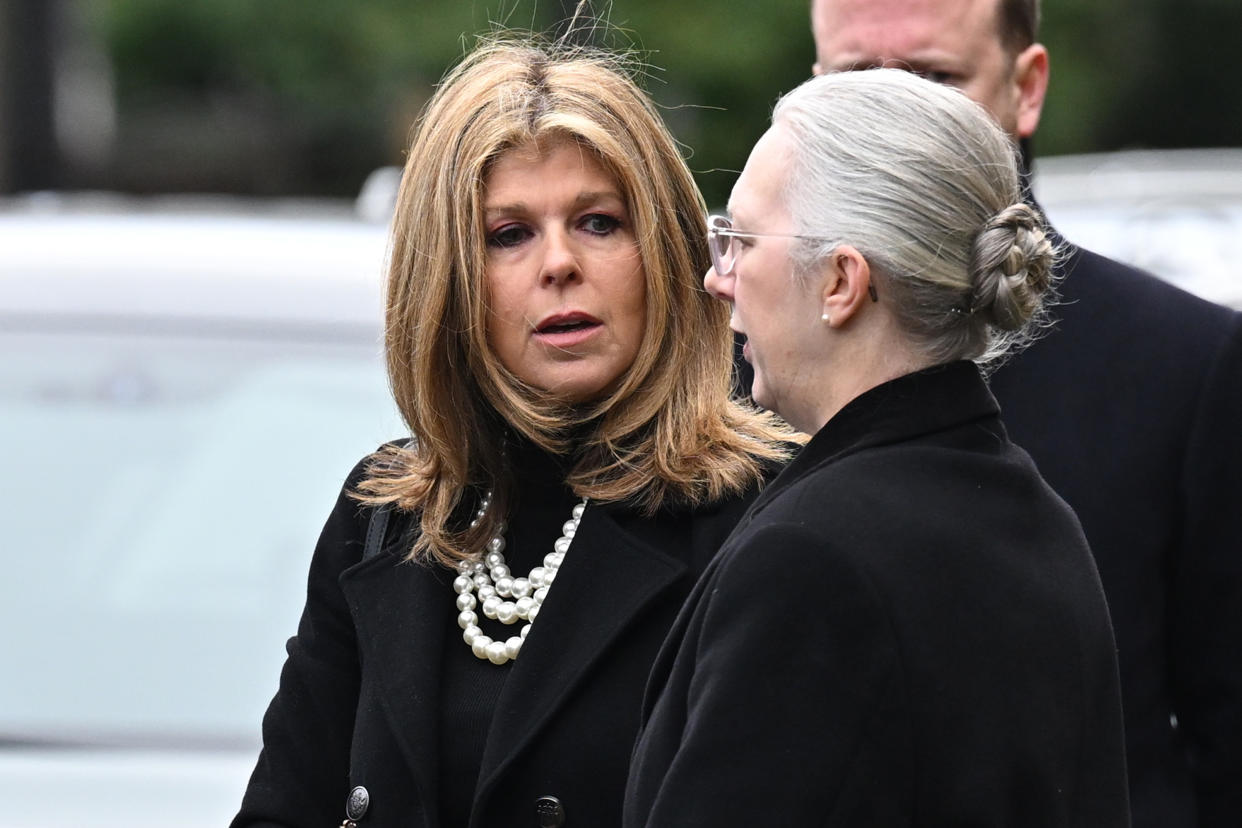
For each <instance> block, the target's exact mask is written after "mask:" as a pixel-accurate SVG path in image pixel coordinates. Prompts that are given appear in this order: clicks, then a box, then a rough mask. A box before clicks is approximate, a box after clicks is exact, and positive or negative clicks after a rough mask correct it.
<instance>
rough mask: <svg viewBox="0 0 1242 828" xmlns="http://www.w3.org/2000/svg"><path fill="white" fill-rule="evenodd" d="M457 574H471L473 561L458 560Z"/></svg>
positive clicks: (472, 572)
mask: <svg viewBox="0 0 1242 828" xmlns="http://www.w3.org/2000/svg"><path fill="white" fill-rule="evenodd" d="M457 574H458V575H473V574H474V561H458V562H457Z"/></svg>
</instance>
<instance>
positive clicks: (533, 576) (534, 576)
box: [530, 566, 543, 589]
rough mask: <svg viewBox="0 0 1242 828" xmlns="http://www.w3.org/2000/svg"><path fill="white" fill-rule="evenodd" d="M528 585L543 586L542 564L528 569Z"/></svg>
mask: <svg viewBox="0 0 1242 828" xmlns="http://www.w3.org/2000/svg"><path fill="white" fill-rule="evenodd" d="M530 586H531V589H539V587H541V586H543V567H542V566H537V567H535V568H534V569H532V570H531V571H530Z"/></svg>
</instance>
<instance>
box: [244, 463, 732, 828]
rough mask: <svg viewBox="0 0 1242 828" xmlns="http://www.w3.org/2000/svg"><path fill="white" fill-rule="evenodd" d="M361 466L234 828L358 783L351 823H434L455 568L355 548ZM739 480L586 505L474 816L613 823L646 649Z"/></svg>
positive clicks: (647, 661) (293, 813)
mask: <svg viewBox="0 0 1242 828" xmlns="http://www.w3.org/2000/svg"><path fill="white" fill-rule="evenodd" d="M360 475H361V466H359V468H356V469H355V470H354V472H353V474H352V475H351V476H350V478H349V480H348V481H347V483H346V486H345V489H344V490H343V491H342V493H341V496H340V498H339V500H338V501H337V504H336V507H335V509H334V510H333V512H332V514H331V515H330V516H329V518H328V521H327V524H326V525H325V527H324V529H323V533H322V535H321V537H320V539H319V543H318V545H317V547H316V549H315V554H314V558H313V561H312V563H311V569H310V578H309V585H308V590H307V600H306V608H305V610H304V611H303V615H302V619H301V622H300V625H299V627H298V633H297V636H296V637H294V638H293V639H291V640H290V641H289V645H288V653H289V655H288V660H287V661H286V663H285V666H284V669H283V671H282V673H281V678H280V687H279V690H278V692H277V694H276V697H275V698H274V699H273V701H272V703H271V706H270V707H269V709H268V711H267V714H266V715H265V717H264V720H263V743H264V744H263V750H262V753H261V754H260V757H259V760H258V765H257V767H256V768H255V771H254V774H253V776H252V778H251V780H250V785H249V787H248V789H247V791H246V794H245V797H244V800H243V803H242V807H241V812H240V813H239V814H238V815H237V817H236V818H235V819H234V821H233V823H232V824H233V828H242V826H288V827H289V828H293V827H294V826H296V828H328V827H329V826H338V825H340V824H341V821H342V820H343V819H344V818H345V816H346V811H345V802H346V797H347V796H348V794H349V792H350V791H351V790H352V789H353V788H354V787H355V786H363V787H365V788H366V790H367V793H368V796H369V804H368V806H367V809H366V813H365V815H364V816H362V817H361V818H360V819H358V820H357V825H358V828H387V827H388V826H400V827H401V828H437V826H439V825H441V822H440V819H439V816H438V813H437V811H438V800H437V794H438V790H439V778H438V768H437V764H438V757H437V752H438V747H437V746H438V743H439V732H438V727H439V723H438V721H437V719H438V713H439V710H440V698H439V692H440V675H439V669H440V664H441V652H442V647H443V646H460V647H465V644H464V643H463V642H462V641H461V640H460V639H461V634H462V631H461V630H460V629H459V628H458V626H457V623H456V617H455V613H454V612H453V611H452V601H451V596H452V595H453V591H452V587H451V583H452V579H453V577H454V575H455V573H451V572H449V571H447V570H442V569H440V568H433V567H428V566H421V565H416V564H411V563H404V562H402V561H401V557H402V554H403V553H404V551H405V550H406V549H408V544H407V543H403V542H401V540H402V539H401V535H402V533H401V532H400V531H396V530H390V532H389V539H390V541H389V544H388V546H387V547H386V548H385V550H384V551H383V553H382V554H380V555H378V556H376V557H373V558H368V559H367V560H361V557H362V551H363V544H364V538H365V535H366V531H367V525H368V520H369V518H370V514H371V512H370V510H369V509H366V508H362V507H360V506H359V505H358V504H357V502H356V501H354V500H352V499H351V498H350V497H349V496H348V495H347V494H346V491H349V490H352V489H353V487H354V485H355V484H356V483H357V481H358V479H359V478H360ZM527 483H528V484H529V485H539V482H538V481H527ZM753 494H754V492H749V493H747V494H746V495H745V496H743V497H735V498H732V499H729V500H726V501H723V502H721V503H718V504H716V505H714V506H711V507H706V508H700V509H697V510H695V511H693V512H690V511H685V510H677V509H668V510H665V511H662V512H660V513H658V514H657V515H656V516H655V517H653V518H647V517H644V516H642V515H640V514H639V513H638V512H637V511H635V510H634V509H632V508H630V507H628V506H626V505H624V504H603V505H600V504H591V505H590V506H589V507H588V508H587V510H586V513H585V514H584V516H583V518H582V522H581V524H580V525H579V528H578V531H577V534H576V536H575V538H574V542H573V547H572V549H571V551H570V553H569V554H568V555H567V556H566V559H565V563H564V564H563V565H562V566H561V568H560V570H559V572H558V575H557V579H556V584H555V587H554V588H553V589H552V590H551V592H550V593H549V595H548V598H547V600H546V602H545V603H544V604H543V607H542V609H541V610H540V615H539V618H538V620H537V622H536V623H535V624H534V625H533V626H532V629H531V632H530V634H529V637H528V639H527V641H526V643H525V644H524V645H523V649H522V652H521V655H520V657H519V658H518V659H517V661H515V662H514V663H513V664H511V665H508V666H507V667H506V668H505V669H510V670H512V672H511V673H510V675H509V676H508V678H507V680H506V682H505V685H504V689H503V691H502V692H501V695H500V698H499V700H498V703H497V705H496V708H495V712H494V718H493V720H492V725H491V730H490V732H489V736H488V742H487V746H486V748H485V752H484V755H483V764H482V768H481V770H480V773H479V784H478V788H477V790H476V792H475V797H474V806H473V817H472V821H471V822H470V825H471V826H478V827H479V828H482V826H489V827H491V828H520V826H539V825H541V824H542V823H541V822H540V816H539V814H538V813H537V808H540V807H542V808H544V809H547V810H550V811H552V814H551V816H550V817H545V818H552V819H558V820H559V822H554V823H553V824H560V825H564V826H568V828H572V826H575V825H577V826H589V827H590V828H607V826H609V825H618V824H620V819H621V798H622V792H623V789H624V785H625V777H626V771H627V767H628V762H629V756H630V751H631V748H632V746H633V743H634V737H635V734H636V732H637V729H638V712H639V707H640V702H641V699H642V692H643V687H644V686H645V683H646V679H647V675H648V672H649V670H650V667H651V662H652V660H653V659H654V657H655V654H656V652H657V650H658V648H659V646H660V642H661V641H662V640H663V638H664V636H665V634H666V633H667V632H668V628H669V626H670V624H671V622H672V620H673V618H674V617H675V615H676V613H677V610H678V608H679V607H680V605H681V603H682V601H683V599H684V598H685V597H686V595H687V593H688V592H689V591H690V588H691V587H692V585H693V584H694V581H695V578H696V576H697V574H698V573H700V572H701V571H702V569H703V568H704V566H705V565H706V564H707V562H708V560H709V559H710V558H711V557H712V555H713V554H714V553H715V552H716V551H717V550H718V549H719V547H720V544H721V543H722V542H723V541H724V539H725V537H726V536H727V535H728V533H729V531H730V529H731V528H732V527H733V525H734V524H735V523H736V522H737V520H738V518H739V517H740V516H741V514H742V512H743V511H744V509H745V507H746V505H747V504H748V503H749V502H750V500H751V498H752V497H753ZM551 540H552V539H551V538H549V545H550V544H551ZM429 608H434V610H432V609H429ZM489 623H490V622H489ZM447 639H452V641H448V640H447ZM545 797H552V798H554V800H555V801H552V800H548V799H543V800H542V801H541V798H545ZM453 828H458V826H454V827H453Z"/></svg>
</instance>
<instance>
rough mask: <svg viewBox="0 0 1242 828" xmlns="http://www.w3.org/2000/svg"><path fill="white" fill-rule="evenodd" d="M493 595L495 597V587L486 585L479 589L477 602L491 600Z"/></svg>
mask: <svg viewBox="0 0 1242 828" xmlns="http://www.w3.org/2000/svg"><path fill="white" fill-rule="evenodd" d="M495 595H496V587H494V586H492V585H491V584H488V585H487V586H481V587H479V600H480V601H486V600H487V599H488V598H492V597H494V596H495Z"/></svg>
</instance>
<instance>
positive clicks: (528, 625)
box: [521, 624, 530, 640]
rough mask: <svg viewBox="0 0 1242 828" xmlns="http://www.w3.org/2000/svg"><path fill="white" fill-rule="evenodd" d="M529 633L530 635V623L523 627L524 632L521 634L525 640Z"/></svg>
mask: <svg viewBox="0 0 1242 828" xmlns="http://www.w3.org/2000/svg"><path fill="white" fill-rule="evenodd" d="M528 635H530V624H527V625H526V626H525V627H522V632H521V636H522V639H523V640H525V639H526V636H528Z"/></svg>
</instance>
